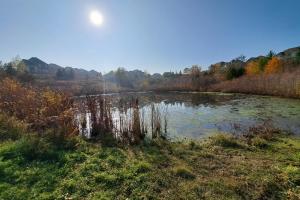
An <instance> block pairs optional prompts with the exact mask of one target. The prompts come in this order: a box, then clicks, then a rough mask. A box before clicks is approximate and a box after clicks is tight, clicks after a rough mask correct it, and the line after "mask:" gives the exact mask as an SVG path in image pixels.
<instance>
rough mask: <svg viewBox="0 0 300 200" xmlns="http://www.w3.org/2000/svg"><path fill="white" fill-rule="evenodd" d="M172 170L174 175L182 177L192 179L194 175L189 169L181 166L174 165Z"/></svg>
mask: <svg viewBox="0 0 300 200" xmlns="http://www.w3.org/2000/svg"><path fill="white" fill-rule="evenodd" d="M173 172H174V174H175V175H176V176H179V177H181V178H184V179H194V178H195V177H196V176H195V175H194V174H193V173H192V172H191V171H190V170H189V169H187V168H186V167H183V166H179V167H175V168H174V169H173Z"/></svg>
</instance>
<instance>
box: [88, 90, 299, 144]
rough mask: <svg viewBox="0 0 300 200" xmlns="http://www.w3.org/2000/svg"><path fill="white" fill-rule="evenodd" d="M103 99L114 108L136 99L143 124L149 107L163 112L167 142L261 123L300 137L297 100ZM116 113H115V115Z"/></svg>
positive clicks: (188, 95) (169, 95)
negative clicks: (143, 117) (155, 107)
mask: <svg viewBox="0 0 300 200" xmlns="http://www.w3.org/2000/svg"><path fill="white" fill-rule="evenodd" d="M106 95H107V96H110V97H111V99H112V100H113V102H114V103H113V104H115V105H117V102H118V101H119V99H123V100H125V101H126V99H127V100H129V99H132V98H138V99H139V106H140V109H141V110H143V112H145V116H146V117H145V120H146V121H147V120H149V115H148V114H149V112H150V107H151V105H152V104H154V105H155V106H157V107H158V108H159V109H160V110H163V113H164V114H165V115H166V118H167V135H168V137H170V138H190V139H193V138H202V137H206V136H208V135H210V134H213V133H216V132H235V133H240V132H243V131H244V130H246V129H248V128H249V127H251V126H255V125H259V124H262V123H264V122H268V123H270V124H272V125H273V126H274V127H276V128H280V129H283V130H287V131H291V132H293V133H295V134H300V100H298V99H286V98H279V97H270V96H258V95H244V94H228V93H226V94H224V93H198V92H164V93H156V92H145V93H143V92H139V93H122V94H106ZM116 112H117V111H116V110H115V111H114V113H116ZM116 118H117V117H116ZM88 124H89V123H88Z"/></svg>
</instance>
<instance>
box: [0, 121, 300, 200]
mask: <svg viewBox="0 0 300 200" xmlns="http://www.w3.org/2000/svg"><path fill="white" fill-rule="evenodd" d="M20 127H21V126H17V127H12V126H8V125H7V124H1V125H0V138H1V144H0V199H9V200H11V199H299V198H300V138H299V137H296V136H288V135H282V134H279V135H277V136H276V137H274V138H272V139H270V140H265V139H262V138H259V137H257V138H255V139H253V141H252V143H251V145H249V144H247V143H246V142H245V141H243V140H242V139H236V138H234V137H232V136H230V135H215V136H213V137H211V138H208V139H206V140H201V141H190V142H189V141H182V142H168V141H160V140H156V141H145V142H144V143H143V144H141V145H139V146H134V147H122V146H118V147H107V146H103V145H101V144H99V143H97V142H89V141H85V140H83V139H81V138H73V139H69V140H67V141H57V140H55V139H53V138H50V137H46V136H45V137H42V138H37V137H36V136H29V135H27V136H20V134H19V133H21V132H22V135H26V133H24V131H23V130H22V129H21V128H20ZM58 143H59V145H58Z"/></svg>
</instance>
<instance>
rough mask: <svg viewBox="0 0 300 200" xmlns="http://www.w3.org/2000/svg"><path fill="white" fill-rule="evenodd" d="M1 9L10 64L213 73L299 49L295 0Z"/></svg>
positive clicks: (31, 4)
mask: <svg viewBox="0 0 300 200" xmlns="http://www.w3.org/2000/svg"><path fill="white" fill-rule="evenodd" d="M0 5H1V7H2V8H5V9H4V10H3V14H2V15H3V17H2V18H1V19H0V26H1V27H5V28H4V29H3V30H2V31H1V32H2V33H1V36H0V43H1V46H2V49H4V51H3V53H2V54H1V57H0V60H2V61H4V62H7V61H9V60H10V59H11V58H13V57H14V56H16V55H20V57H21V58H23V59H29V58H31V57H37V58H39V59H41V60H43V61H44V62H46V63H55V64H58V65H60V66H63V67H67V66H70V67H75V68H82V69H85V70H96V71H99V72H102V73H108V72H109V71H111V70H115V69H117V68H118V67H124V68H126V69H127V70H134V69H139V70H142V71H143V70H146V71H147V72H149V73H151V74H153V73H163V72H168V71H174V72H175V71H179V70H183V69H184V68H185V67H188V66H191V65H194V64H198V65H200V66H201V67H202V68H203V69H207V67H208V66H209V65H210V64H214V63H217V62H220V61H230V60H232V59H234V58H236V57H238V56H240V55H242V54H243V55H245V56H246V57H247V59H249V58H250V57H256V56H259V55H265V54H267V53H268V52H269V51H270V50H273V51H275V52H276V53H279V52H280V51H283V50H286V49H288V48H292V47H296V46H299V35H300V27H299V26H298V24H299V17H298V16H297V8H298V7H299V6H300V2H299V1H295V0H288V1H285V2H282V1H271V0H266V1H263V2H261V1H258V0H255V1H246V0H244V1H234V0H231V1H227V2H221V3H220V2H218V1H216V0H215V1H194V0H192V1H190V2H189V4H187V3H184V2H181V1H164V2H159V1H151V2H149V1H122V2H119V1H92V0H90V1H72V4H69V3H68V2H67V1H65V2H59V1H51V2H38V1H35V0H30V1H26V2H25V1H21V0H14V1H2V2H1V3H0ZM297 5H298V6H297ZM245 8H246V9H245ZM265 8H267V9H265ZM11 10H14V15H11ZM92 11H99V13H100V14H101V21H99V17H98V18H97V16H96V18H93V23H94V24H93V23H91V22H90V20H89V14H90V13H91V12H92ZM241 13H242V15H241ZM102 17H103V19H102ZM102 20H103V21H102ZM96 25H97V26H96ZM28 47H30V48H28Z"/></svg>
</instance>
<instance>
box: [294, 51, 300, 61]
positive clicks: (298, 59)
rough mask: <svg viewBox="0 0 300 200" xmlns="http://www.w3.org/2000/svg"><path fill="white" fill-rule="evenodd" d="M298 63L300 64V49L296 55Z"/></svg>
mask: <svg viewBox="0 0 300 200" xmlns="http://www.w3.org/2000/svg"><path fill="white" fill-rule="evenodd" d="M295 60H296V63H297V64H300V49H299V50H298V52H297V54H296V57H295Z"/></svg>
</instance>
